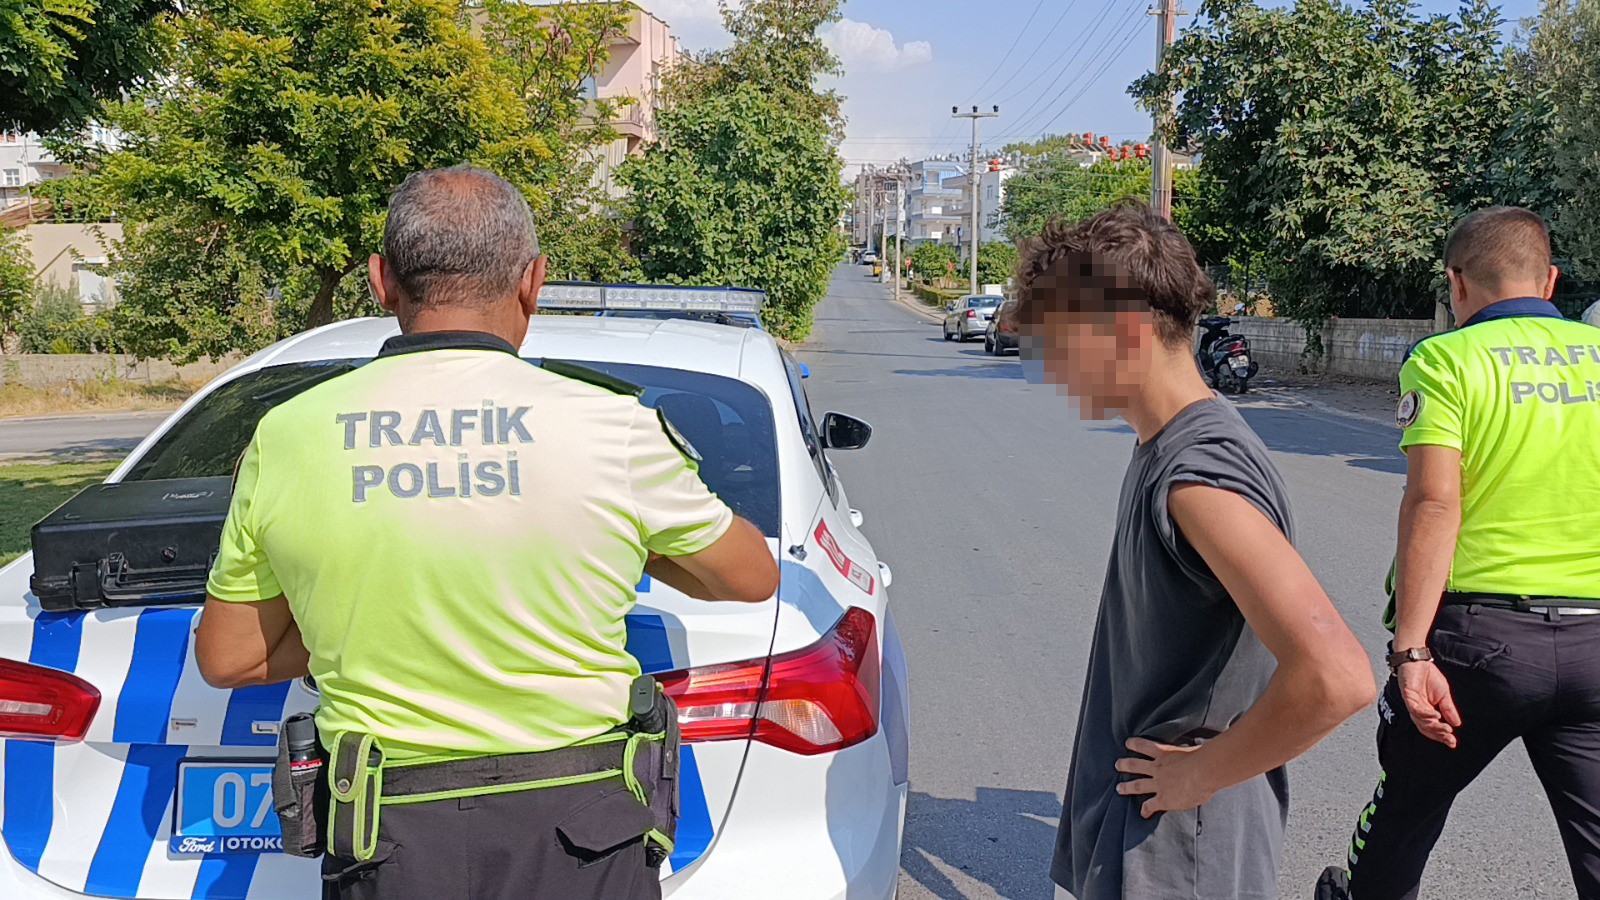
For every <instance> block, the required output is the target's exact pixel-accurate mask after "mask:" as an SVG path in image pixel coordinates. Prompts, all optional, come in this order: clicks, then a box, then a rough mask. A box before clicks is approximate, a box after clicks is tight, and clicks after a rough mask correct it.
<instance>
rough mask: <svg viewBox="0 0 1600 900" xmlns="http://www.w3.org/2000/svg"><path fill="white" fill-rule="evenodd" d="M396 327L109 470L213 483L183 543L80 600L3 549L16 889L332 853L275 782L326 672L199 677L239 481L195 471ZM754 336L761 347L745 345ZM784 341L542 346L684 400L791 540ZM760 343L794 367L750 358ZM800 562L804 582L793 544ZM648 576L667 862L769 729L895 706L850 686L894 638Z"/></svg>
mask: <svg viewBox="0 0 1600 900" xmlns="http://www.w3.org/2000/svg"><path fill="white" fill-rule="evenodd" d="M395 331H396V327H395V323H394V321H393V320H370V319H369V320H359V321H354V322H345V323H339V324H336V325H333V326H329V327H327V328H324V329H319V330H318V331H314V332H310V333H307V334H304V335H300V336H297V337H295V338H291V339H289V340H287V341H284V342H282V343H280V344H278V345H276V346H274V347H272V348H269V349H267V350H265V351H262V352H261V353H259V354H257V355H256V356H254V357H252V358H251V359H250V360H247V361H246V362H245V363H243V364H241V365H240V366H238V367H236V368H235V369H234V370H233V371H231V372H230V373H228V374H227V375H226V376H224V377H223V378H221V379H219V380H218V381H217V382H215V383H213V384H212V385H210V386H209V387H208V388H207V389H206V390H205V391H204V392H202V393H201V394H200V395H197V396H196V397H195V398H193V399H191V400H190V401H189V402H188V403H187V404H186V405H185V406H184V407H183V409H181V410H180V411H179V412H178V413H177V414H175V415H174V416H173V417H172V418H170V419H169V420H168V421H167V422H166V423H164V424H163V426H162V427H161V428H160V429H159V430H158V431H157V432H156V433H154V434H153V435H151V436H150V437H149V438H148V439H147V440H146V441H145V442H144V443H143V444H142V445H141V446H140V447H139V448H138V449H136V450H135V451H134V453H133V454H132V455H131V456H130V457H129V458H128V460H127V461H125V462H124V463H123V465H121V466H120V467H119V468H118V469H117V470H116V472H114V473H113V474H112V476H111V477H110V479H109V480H108V481H109V483H110V484H114V485H122V486H123V487H121V488H115V489H111V490H114V491H115V490H122V491H139V492H141V493H140V495H139V496H142V497H144V498H146V501H148V498H150V497H161V498H162V499H163V500H164V501H165V502H166V503H168V504H177V505H178V506H185V504H189V505H192V507H193V509H192V510H191V511H192V512H193V513H194V514H193V515H192V516H190V517H189V519H187V520H185V522H184V524H182V526H181V527H177V528H175V529H170V530H169V531H168V532H167V533H164V534H163V536H162V539H161V540H160V541H157V544H164V543H165V542H170V545H163V546H160V547H159V548H158V549H156V550H154V551H152V550H151V549H150V548H146V549H145V550H144V551H141V552H143V553H144V557H143V558H141V559H140V560H138V561H134V560H131V559H123V560H121V561H120V562H118V561H116V560H112V559H109V558H107V557H110V556H114V555H116V554H115V553H113V552H111V551H110V550H108V551H106V552H104V553H103V554H102V558H101V559H98V560H91V561H89V563H87V564H86V565H85V566H84V567H83V568H82V570H81V571H80V572H79V573H78V575H77V576H76V577H77V583H76V587H75V588H74V590H75V591H76V593H73V592H72V591H68V594H69V595H70V596H69V597H68V599H67V600H65V601H63V600H62V599H61V596H62V595H61V593H60V590H61V587H60V584H59V583H58V584H56V585H55V586H54V587H53V588H52V589H53V590H55V591H56V592H57V593H56V597H55V599H54V600H52V601H51V605H52V606H53V607H55V609H54V610H53V611H52V610H47V609H41V607H40V599H39V597H38V596H36V595H35V594H34V593H33V592H32V590H31V589H30V577H31V576H33V575H34V574H35V573H34V565H33V557H32V556H31V555H30V556H24V557H22V558H21V559H19V560H17V561H16V562H14V563H12V564H11V565H9V566H7V567H5V568H4V569H0V735H3V736H4V740H0V837H3V840H4V844H5V847H6V850H7V851H8V852H7V853H6V854H0V896H4V897H7V898H11V897H25V898H33V897H69V896H78V895H82V894H89V895H94V896H103V897H140V898H162V900H167V898H174V900H175V898H189V897H208V898H246V897H283V898H287V897H303V896H308V895H309V892H310V891H312V890H315V887H314V886H315V885H316V884H317V883H318V879H317V865H318V864H317V863H316V862H314V861H307V860H301V859H296V858H292V857H289V856H286V855H283V854H282V853H280V852H277V851H278V849H279V847H280V846H281V841H280V839H279V838H278V837H277V823H276V819H275V816H274V814H273V812H272V808H271V798H270V790H269V783H270V761H271V757H272V756H273V753H274V747H275V743H276V740H277V737H276V734H277V730H278V725H279V723H280V722H281V721H282V719H283V718H284V717H285V716H286V715H288V714H291V713H294V712H298V711H310V710H311V709H313V708H314V707H315V705H316V702H317V701H316V697H315V693H314V691H315V688H314V685H312V684H310V683H308V682H306V681H305V680H298V681H295V682H292V683H288V684H278V685H272V686H265V687H251V688H244V689H238V690H232V691H226V690H217V689H214V688H211V687H209V686H208V685H206V684H205V682H204V681H203V680H202V678H201V677H200V673H199V671H198V670H197V668H196V665H195V660H194V656H193V651H192V632H193V629H194V626H195V622H196V617H197V615H198V612H199V609H200V602H201V600H202V597H201V592H202V590H203V588H202V585H203V583H202V582H198V581H193V579H192V572H194V571H203V570H204V568H205V565H206V564H207V563H208V562H209V557H208V556H207V551H206V549H205V541H206V539H207V538H206V537H205V535H206V534H208V533H210V534H212V537H211V538H210V539H211V540H212V541H214V540H215V538H214V532H207V531H206V529H207V528H213V529H214V528H215V527H217V526H219V525H220V516H219V514H217V513H216V511H217V510H219V509H225V503H222V504H219V503H217V502H216V497H215V496H209V497H207V496H193V497H191V496H189V495H201V494H206V493H207V492H221V493H222V495H223V497H224V498H225V496H226V493H227V491H228V485H229V479H228V476H229V475H230V474H231V472H232V468H233V465H234V461H235V460H236V459H237V457H238V455H239V454H240V452H241V451H242V449H243V448H244V446H245V444H246V442H247V441H248V439H249V436H250V434H251V432H252V430H253V428H254V424H255V422H256V421H257V420H258V419H259V418H260V416H261V415H262V414H264V412H265V411H266V409H268V408H270V407H271V406H272V405H275V404H277V403H281V402H283V401H285V400H287V399H289V398H290V397H292V396H295V395H296V394H298V393H299V392H301V391H303V390H305V389H306V388H308V387H310V386H312V385H314V384H317V383H320V382H321V381H323V380H326V379H328V378H334V377H337V376H338V375H339V374H341V373H342V372H345V371H348V370H350V369H351V368H352V367H354V366H359V365H361V364H363V363H364V362H365V361H366V360H369V359H370V358H372V356H373V355H374V354H375V353H376V352H377V350H378V348H379V346H380V345H381V343H382V342H383V340H384V339H386V338H387V337H389V336H391V335H392V334H394V333H395ZM762 342H764V343H762ZM754 344H761V347H762V351H761V352H757V353H751V354H748V356H749V358H746V357H747V354H746V350H747V349H748V348H749V347H750V346H752V345H754ZM766 348H771V352H769V351H768V350H767V349H766ZM775 350H776V348H775V347H772V342H771V339H770V338H769V337H767V336H766V335H764V334H761V333H760V332H759V331H758V330H755V329H734V328H708V327H706V326H703V325H696V324H692V323H685V322H674V321H647V320H630V319H614V318H613V319H602V318H597V317H551V318H546V317H541V318H540V319H538V320H536V323H535V325H534V327H533V329H532V333H531V334H530V335H529V338H528V340H527V342H526V343H525V344H524V346H523V355H524V356H525V357H527V358H529V359H530V362H531V363H532V364H538V363H539V362H540V361H541V360H543V359H545V358H551V359H556V358H559V359H562V360H567V361H571V362H575V363H578V364H581V365H584V366H589V367H592V368H593V369H595V370H597V371H600V372H603V373H604V374H605V375H608V376H610V377H613V378H620V379H623V380H625V381H629V382H631V383H633V384H636V385H639V386H640V387H642V388H643V393H642V397H641V399H642V400H643V402H645V403H646V404H648V405H651V406H654V407H658V408H662V409H665V410H667V412H668V414H669V415H670V416H671V418H672V419H673V421H674V422H675V423H676V425H677V427H678V429H679V430H680V431H681V432H682V433H683V435H684V436H685V437H686V438H687V439H688V441H689V442H690V443H692V444H693V445H694V447H695V449H696V451H697V452H698V453H699V454H700V455H701V456H702V457H704V462H703V464H702V475H703V477H704V478H705V479H706V481H707V483H708V484H709V485H710V486H711V488H712V489H713V490H714V491H716V492H717V493H718V494H719V495H720V496H722V497H723V498H724V499H725V500H726V501H727V502H728V503H729V504H730V505H731V506H732V507H733V508H734V509H735V510H736V511H737V512H739V513H740V514H742V515H744V516H746V517H747V518H750V519H751V520H752V521H754V522H755V523H756V524H757V525H759V526H760V527H761V528H762V529H763V530H764V531H765V532H766V533H767V535H768V537H769V539H770V542H771V545H772V547H773V550H774V553H775V554H776V553H777V548H778V547H779V546H780V539H781V540H782V541H783V543H782V544H781V546H785V547H788V546H793V545H797V544H801V545H803V544H806V543H807V542H808V541H809V540H810V539H811V537H812V536H811V535H809V534H800V535H798V536H797V535H795V534H793V533H788V531H787V530H786V528H785V525H784V523H785V521H789V519H788V518H787V517H785V516H784V515H783V514H782V504H781V503H780V499H782V500H786V501H787V500H793V501H795V502H798V503H800V504H801V505H803V506H804V507H805V510H804V511H802V512H801V513H800V516H799V517H798V518H802V519H804V518H807V517H809V516H811V515H812V512H811V510H814V509H815V508H816V507H817V498H816V495H815V491H814V490H812V489H811V487H796V485H798V484H800V482H797V481H793V480H792V479H790V478H789V477H788V476H787V475H785V476H782V477H780V471H785V472H787V471H792V470H793V466H792V465H790V464H785V465H783V466H782V467H780V465H779V458H780V455H781V456H784V457H790V456H792V455H794V454H796V453H798V454H800V455H801V457H802V458H803V456H804V454H805V453H806V449H805V446H804V445H801V444H800V443H799V442H800V437H799V435H798V434H796V433H795V432H796V429H795V428H794V426H793V422H794V420H793V418H788V417H792V416H794V415H795V409H794V404H793V402H792V401H790V400H789V398H788V397H782V398H781V400H782V401H783V402H779V403H776V404H775V403H774V401H773V400H772V399H769V398H768V397H767V396H766V395H765V394H764V393H763V391H761V390H758V389H757V388H756V387H754V386H753V384H761V383H774V382H775V383H777V384H780V385H781V384H783V383H784V382H785V379H786V378H788V379H790V380H792V379H794V378H797V377H798V376H797V375H795V374H794V373H793V372H792V371H791V372H789V373H787V374H786V373H784V372H783V371H782V367H783V366H784V365H785V364H786V358H784V357H782V356H781V355H780V354H779V353H777V352H775ZM623 360H626V362H623ZM788 365H790V366H792V363H788ZM752 366H754V367H756V368H760V367H767V368H774V367H776V370H775V371H766V372H761V373H757V374H758V376H759V377H756V378H752V377H751V372H750V369H751V367H752ZM691 368H692V369H693V371H691V370H690V369H691ZM794 383H796V384H798V382H794ZM775 405H776V407H777V408H778V409H779V410H781V412H780V413H778V415H782V416H784V417H785V418H784V419H782V420H779V419H777V418H775V412H774V407H775ZM780 421H781V424H780ZM785 426H786V427H785ZM806 465H807V466H809V465H810V463H809V462H807V463H806ZM193 479H209V480H203V481H199V482H196V481H194V480H193ZM134 505H135V506H137V505H138V504H137V503H135V504H134ZM94 508H98V507H94ZM158 512H159V511H158ZM138 513H139V510H138V509H135V510H133V512H132V513H131V514H130V516H129V519H128V521H126V522H124V523H123V524H122V525H116V524H115V523H113V525H111V526H107V527H105V528H103V529H102V531H103V532H104V534H102V535H100V538H99V539H100V540H102V543H103V544H104V545H105V546H106V547H110V548H115V547H116V546H119V545H120V543H126V542H128V541H130V540H131V538H130V534H132V533H134V532H137V531H138V529H140V528H143V527H148V525H149V523H148V522H147V521H146V522H141V521H140V520H139V517H138ZM208 517H209V518H208ZM169 525H170V522H169ZM802 527H805V526H802ZM119 542H120V543H119ZM168 551H170V552H168ZM151 552H155V554H156V555H155V556H154V557H151V556H150V553H151ZM817 555H818V557H821V556H822V554H820V553H819V554H817ZM167 557H171V558H170V559H169V558H167ZM152 560H154V561H152ZM162 565H171V566H173V567H174V568H175V569H177V568H182V567H184V566H187V567H189V569H190V570H192V571H191V572H190V573H189V575H190V583H188V587H187V588H185V587H184V584H185V583H186V582H185V577H186V576H185V574H184V573H182V572H177V573H175V574H173V576H172V577H170V578H165V579H163V578H161V577H159V576H160V574H161V573H160V572H156V573H155V575H154V576H152V575H151V573H150V572H149V571H148V570H149V569H150V567H157V568H159V567H160V566H162ZM785 568H786V577H785V583H786V584H788V583H790V581H791V579H790V578H789V577H788V574H787V570H789V569H790V568H792V566H788V565H786V567H785ZM40 575H41V577H43V576H44V573H40ZM812 580H813V581H814V579H812ZM185 590H187V592H188V593H185ZM639 591H640V593H639V597H640V602H639V605H638V607H637V608H636V610H635V611H634V613H633V614H632V615H630V616H629V619H628V635H629V649H630V651H631V652H633V653H634V655H635V656H637V657H638V659H639V660H640V662H641V664H642V667H643V669H644V670H645V671H646V672H654V673H659V674H661V675H662V680H663V681H664V683H665V684H666V685H667V687H668V691H669V693H670V694H671V695H672V696H673V697H674V699H675V700H676V701H677V702H678V704H679V706H680V709H681V710H682V721H683V731H684V736H685V739H686V742H687V743H686V747H685V752H684V753H683V775H682V782H681V783H682V803H681V805H682V814H683V818H682V822H681V824H680V826H679V829H678V839H677V847H676V849H675V851H674V853H673V854H672V857H671V860H670V862H669V863H668V864H667V865H666V866H664V867H663V875H664V877H668V876H671V875H672V874H673V873H682V872H683V871H684V870H685V869H686V868H688V867H690V866H692V865H693V864H694V863H695V862H696V860H698V859H700V858H701V857H702V855H704V854H705V853H706V851H707V848H708V847H709V846H710V845H711V844H712V842H713V840H714V839H715V837H716V835H717V833H718V829H719V827H720V824H721V821H722V818H723V816H724V815H725V813H726V811H727V809H728V807H729V804H730V803H731V802H732V799H733V796H734V792H735V788H736V786H737V783H738V779H739V776H740V771H741V767H742V766H743V764H744V760H745V756H746V753H747V750H748V746H749V744H750V742H751V737H752V735H754V736H756V738H757V739H758V740H761V741H762V742H763V743H766V744H769V745H774V746H779V747H784V748H786V749H789V750H792V751H793V752H796V753H802V754H815V753H822V752H827V751H828V750H829V749H830V748H831V747H837V746H848V744H849V742H850V741H852V740H860V739H861V738H860V734H861V732H862V729H863V728H872V729H875V728H876V723H875V721H873V722H862V721H861V719H862V718H863V715H862V714H861V713H860V712H859V711H853V710H852V709H851V708H850V707H851V704H852V703H853V702H854V703H856V705H857V706H859V705H860V703H859V700H860V698H861V697H864V696H866V693H870V692H872V691H875V690H876V687H875V685H874V686H873V687H871V688H867V689H863V688H862V687H861V683H862V682H867V681H870V680H872V679H875V678H876V677H877V674H876V672H875V671H858V669H860V668H863V663H862V660H863V659H864V658H870V659H871V660H872V662H871V663H870V666H872V667H875V666H876V662H875V659H876V648H875V647H874V648H872V649H873V652H871V653H865V654H863V653H862V650H863V647H864V646H868V645H870V643H871V641H872V639H873V636H872V634H871V626H870V617H868V618H867V624H866V625H865V627H864V628H863V623H862V621H861V618H860V617H859V616H857V617H854V618H852V617H851V616H848V615H844V616H842V617H841V614H842V613H843V612H844V610H843V609H842V608H837V607H834V608H831V609H830V610H828V611H822V612H821V613H819V614H816V615H805V616H802V615H797V614H795V613H794V612H793V611H791V612H790V613H789V615H788V616H786V617H784V621H783V623H782V626H781V627H780V621H779V620H780V616H779V605H778V602H777V599H776V598H774V599H772V600H769V601H767V602H765V603H761V604H748V605H746V604H714V603H704V602H700V601H695V600H691V599H688V598H686V597H683V596H681V595H679V594H677V593H676V592H674V591H672V590H670V589H668V588H665V587H664V586H663V585H660V584H652V583H651V582H650V580H649V579H648V578H646V579H645V581H644V583H642V584H641V585H640V587H639ZM808 602H809V603H811V604H812V606H813V607H815V605H816V604H817V603H819V602H820V603H822V604H823V605H827V604H829V603H830V602H831V601H829V600H827V599H826V598H822V599H820V600H819V599H818V598H815V597H813V598H812V599H811V600H809V601H808ZM64 603H65V604H66V606H65V607H64V606H63V604H64ZM863 632H864V633H863ZM780 633H781V637H780ZM875 715H876V710H875V709H874V710H872V711H871V716H873V717H875Z"/></svg>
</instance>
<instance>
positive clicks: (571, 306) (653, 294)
mask: <svg viewBox="0 0 1600 900" xmlns="http://www.w3.org/2000/svg"><path fill="white" fill-rule="evenodd" d="M766 302H767V294H766V292H765V291H758V290H753V289H751V288H736V287H716V288H710V287H682V286H680V285H675V284H596V283H593V282H583V281H552V282H548V283H546V284H545V286H544V288H543V289H542V290H540V291H539V308H540V309H548V310H552V311H560V312H600V311H602V310H640V311H662V312H721V313H757V312H760V311H761V307H762V306H763V305H765V304H766Z"/></svg>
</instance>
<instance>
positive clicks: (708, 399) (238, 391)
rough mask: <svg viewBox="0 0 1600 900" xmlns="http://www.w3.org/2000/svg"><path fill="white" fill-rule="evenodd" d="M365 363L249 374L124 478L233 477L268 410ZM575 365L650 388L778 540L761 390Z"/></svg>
mask: <svg viewBox="0 0 1600 900" xmlns="http://www.w3.org/2000/svg"><path fill="white" fill-rule="evenodd" d="M366 362H367V360H364V359H353V360H351V359H346V360H329V361H319V362H307V363H291V364H288V365H282V366H269V367H267V368H264V369H259V370H257V371H255V372H251V373H248V374H246V375H241V376H240V377H238V378H235V379H234V380H232V381H230V382H228V383H227V384H224V385H222V386H221V387H219V388H217V389H216V390H215V391H212V392H211V393H210V394H208V395H207V396H206V397H205V398H203V399H202V400H201V401H200V402H199V403H197V404H196V405H195V406H194V407H193V408H191V409H190V410H189V411H188V412H186V413H184V415H183V417H182V418H181V419H179V420H178V421H177V422H175V423H173V425H172V427H171V428H170V429H168V430H167V432H166V433H165V434H163V435H162V436H161V438H160V439H159V440H157V441H156V443H155V445H154V446H152V447H151V448H150V450H149V452H147V453H145V454H144V455H143V456H142V457H140V458H139V460H138V462H136V463H135V464H134V466H133V467H132V468H131V469H129V471H128V473H127V475H126V476H124V478H123V480H124V481H150V480H155V479H163V478H201V477H206V476H212V475H231V474H233V467H234V464H235V463H236V462H238V459H239V456H240V454H242V453H244V448H245V447H246V446H247V445H248V444H249V443H250V437H251V435H253V434H254V433H255V429H256V423H257V422H259V421H261V417H262V416H264V415H266V414H267V411H268V410H270V409H272V407H274V406H277V405H278V404H280V403H283V402H285V401H287V400H288V399H290V398H291V397H294V396H296V395H298V394H299V393H301V392H302V391H305V390H307V389H309V388H311V387H313V386H315V385H318V384H321V383H322V382H324V381H327V380H328V379H330V378H336V377H338V376H339V375H342V374H344V373H345V372H349V371H351V370H353V369H355V368H357V367H359V366H361V365H363V364H365V363H366ZM572 362H576V363H578V364H579V365H582V366H585V367H587V368H590V369H594V370H596V371H599V372H603V373H605V374H607V375H611V376H613V377H615V378H620V379H622V380H624V381H627V382H630V383H632V384H636V385H639V386H640V387H642V388H644V395H643V397H642V398H641V399H642V400H643V402H644V404H645V405H646V406H649V407H651V408H653V409H663V410H665V411H666V414H667V416H668V418H670V419H671V420H672V423H673V425H674V426H675V427H676V428H677V429H678V431H679V432H680V433H681V434H682V435H683V436H684V437H685V438H686V439H687V440H688V441H689V443H691V444H693V445H694V449H695V451H696V452H698V453H699V454H700V456H701V457H702V460H703V461H702V462H701V463H700V476H701V478H703V479H704V480H705V482H706V486H707V487H709V488H711V490H712V491H714V492H716V494H717V496H719V497H721V498H722V500H723V502H725V503H727V504H728V505H729V506H730V507H732V508H733V511H734V512H736V513H738V514H739V515H741V516H744V517H745V518H746V519H749V520H750V521H751V522H753V523H755V525H756V526H757V527H759V528H760V529H761V530H762V532H764V533H765V534H766V535H767V536H768V537H778V536H779V533H780V528H779V523H780V521H781V519H780V516H779V506H778V497H779V494H778V449H777V436H776V434H775V433H774V430H773V429H774V425H773V416H772V405H771V404H770V403H768V402H767V399H766V397H765V396H763V395H762V393H761V392H760V391H758V390H756V389H755V388H753V387H751V386H750V385H748V384H745V383H743V382H741V381H735V380H733V379H731V378H723V377H721V376H717V375H707V374H705V373H702V372H685V371H682V370H679V369H665V368H659V367H656V366H638V365H627V364H622V363H596V362H587V361H583V360H572Z"/></svg>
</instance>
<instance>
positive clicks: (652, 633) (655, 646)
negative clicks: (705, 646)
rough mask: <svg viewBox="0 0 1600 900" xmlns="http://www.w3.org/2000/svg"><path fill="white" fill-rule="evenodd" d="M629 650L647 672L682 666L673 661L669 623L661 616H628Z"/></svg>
mask: <svg viewBox="0 0 1600 900" xmlns="http://www.w3.org/2000/svg"><path fill="white" fill-rule="evenodd" d="M627 622H628V652H629V653H632V654H633V656H634V658H635V659H637V660H638V661H639V668H641V669H643V670H644V671H645V672H646V673H647V674H652V675H653V674H655V673H657V672H671V671H673V670H674V669H677V668H680V667H679V666H676V665H674V664H673V662H672V643H671V642H670V641H668V640H667V625H666V623H665V622H663V621H661V617H660V616H650V615H631V616H628V619H627Z"/></svg>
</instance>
